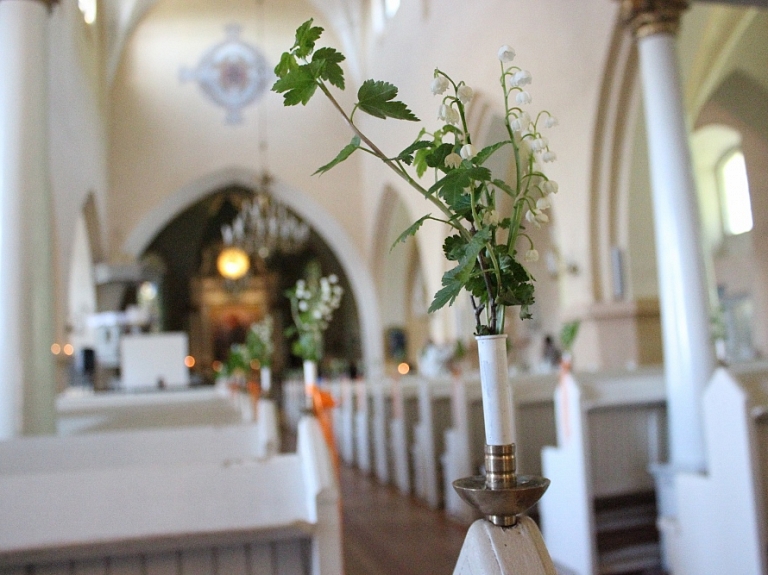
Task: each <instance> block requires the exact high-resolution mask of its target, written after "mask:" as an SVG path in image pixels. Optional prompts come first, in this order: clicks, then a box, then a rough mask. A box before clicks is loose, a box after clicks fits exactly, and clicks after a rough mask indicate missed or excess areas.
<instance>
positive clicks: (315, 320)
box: [285, 264, 344, 361]
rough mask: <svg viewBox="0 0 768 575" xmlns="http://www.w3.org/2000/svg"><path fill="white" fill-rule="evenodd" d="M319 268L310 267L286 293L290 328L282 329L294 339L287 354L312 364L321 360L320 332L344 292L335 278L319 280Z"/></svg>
mask: <svg viewBox="0 0 768 575" xmlns="http://www.w3.org/2000/svg"><path fill="white" fill-rule="evenodd" d="M320 274H321V272H320V266H319V265H316V264H310V265H309V266H308V267H307V273H306V278H304V279H300V280H298V281H297V282H296V285H295V286H294V287H293V288H291V289H289V290H288V291H286V294H285V295H286V296H287V297H288V299H289V300H290V301H291V315H292V317H293V325H292V326H290V327H288V328H287V329H286V330H285V333H286V335H287V336H289V337H291V336H297V338H296V340H295V341H294V342H293V345H292V348H291V351H292V352H293V354H294V355H296V356H298V357H300V358H302V359H305V360H312V361H320V360H321V359H322V357H323V332H324V331H325V330H326V329H327V327H328V324H329V323H330V321H331V319H332V318H333V312H334V311H335V310H336V309H338V307H339V305H341V296H342V295H343V293H344V290H343V288H342V287H341V286H340V285H339V280H338V278H337V277H336V276H335V275H334V274H331V275H329V276H328V277H320Z"/></svg>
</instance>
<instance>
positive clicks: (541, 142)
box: [531, 136, 549, 152]
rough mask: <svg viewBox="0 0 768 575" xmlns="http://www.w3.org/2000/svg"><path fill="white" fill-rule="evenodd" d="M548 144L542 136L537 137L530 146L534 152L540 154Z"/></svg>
mask: <svg viewBox="0 0 768 575" xmlns="http://www.w3.org/2000/svg"><path fill="white" fill-rule="evenodd" d="M548 144H549V142H547V139H546V138H545V137H544V136H539V137H538V138H536V139H535V140H534V141H533V144H531V147H532V148H533V150H534V151H536V152H541V151H542V150H544V149H546V147H547V145H548Z"/></svg>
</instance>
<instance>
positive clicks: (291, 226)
mask: <svg viewBox="0 0 768 575" xmlns="http://www.w3.org/2000/svg"><path fill="white" fill-rule="evenodd" d="M271 185H272V178H271V177H270V176H269V174H266V173H265V174H264V175H263V176H262V178H261V181H260V183H259V186H258V188H257V190H256V193H255V195H254V197H253V198H252V199H250V200H247V201H245V202H243V204H242V206H241V208H240V211H239V212H238V214H237V216H235V219H234V220H233V221H232V223H231V224H229V225H224V226H222V227H221V237H222V239H223V240H224V245H225V246H227V247H230V246H233V247H237V248H240V249H241V250H243V251H244V252H245V253H247V254H248V255H249V256H251V257H253V258H259V259H261V260H266V259H267V258H269V257H270V256H271V255H273V254H275V253H277V252H279V253H283V254H292V253H297V252H299V251H300V250H301V249H302V248H303V247H304V246H305V245H306V243H307V240H308V239H309V226H308V225H307V224H306V223H305V222H304V221H302V220H301V219H300V218H299V217H297V216H295V215H294V214H293V213H292V212H291V211H290V210H289V209H288V208H287V207H286V206H285V205H283V204H281V203H280V202H278V201H276V200H275V199H274V198H273V197H272V194H271V193H270V188H271ZM222 253H223V252H222Z"/></svg>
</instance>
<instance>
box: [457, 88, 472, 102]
mask: <svg viewBox="0 0 768 575" xmlns="http://www.w3.org/2000/svg"><path fill="white" fill-rule="evenodd" d="M456 95H457V96H458V97H459V101H460V102H461V103H462V104H464V105H465V106H466V105H467V104H469V103H470V102H471V101H472V96H474V95H475V91H474V90H473V89H472V88H470V87H469V86H467V85H466V84H464V85H463V86H459V89H458V90H457V91H456Z"/></svg>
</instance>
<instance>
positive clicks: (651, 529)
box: [539, 369, 667, 575]
mask: <svg viewBox="0 0 768 575" xmlns="http://www.w3.org/2000/svg"><path fill="white" fill-rule="evenodd" d="M577 382H578V383H577ZM555 408H556V410H555V413H556V418H557V419H556V427H557V446H556V447H545V448H544V449H543V451H542V466H543V474H544V476H545V477H548V478H549V479H550V480H551V481H552V484H551V486H550V487H549V490H548V491H547V493H545V495H544V497H543V498H542V500H541V501H540V503H539V510H540V513H541V523H542V533H543V535H544V541H545V542H546V544H547V548H548V549H549V552H550V555H551V556H552V559H553V560H554V561H555V563H556V564H558V565H560V566H562V567H564V568H565V569H564V570H567V571H568V572H573V573H575V574H576V575H598V574H608V573H621V572H625V571H631V570H638V571H639V570H642V569H647V568H655V567H658V566H659V565H660V563H661V556H660V546H659V543H658V533H657V532H656V528H655V521H656V507H655V499H654V482H653V478H652V476H651V475H650V473H649V471H648V469H649V467H650V465H651V464H652V463H654V462H658V461H660V460H663V459H665V458H666V457H665V455H666V454H665V449H666V445H667V440H666V400H665V385H664V378H663V372H662V370H661V369H639V370H635V371H630V372H616V373H609V372H601V373H579V374H576V375H575V376H571V375H570V374H567V375H566V376H565V377H564V378H563V381H562V382H561V384H559V385H558V387H557V390H556V391H555ZM629 542H631V543H632V544H631V545H626V546H625V545H623V544H624V543H629Z"/></svg>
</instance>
